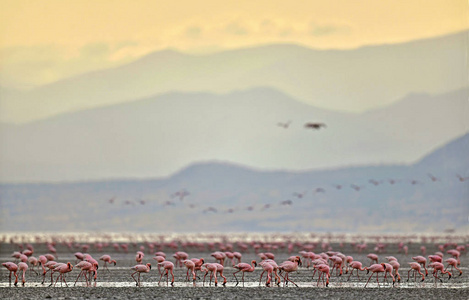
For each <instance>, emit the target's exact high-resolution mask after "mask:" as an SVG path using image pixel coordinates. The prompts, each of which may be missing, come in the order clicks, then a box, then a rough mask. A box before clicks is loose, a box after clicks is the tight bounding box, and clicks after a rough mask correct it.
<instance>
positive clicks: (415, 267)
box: [407, 262, 425, 281]
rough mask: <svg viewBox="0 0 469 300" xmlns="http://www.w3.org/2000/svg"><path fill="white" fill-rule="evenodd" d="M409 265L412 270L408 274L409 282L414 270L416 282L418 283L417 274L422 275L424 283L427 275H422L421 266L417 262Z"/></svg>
mask: <svg viewBox="0 0 469 300" xmlns="http://www.w3.org/2000/svg"><path fill="white" fill-rule="evenodd" d="M409 265H410V270H409V272H407V281H409V278H410V271H412V270H413V273H414V281H417V273H419V274H420V275H422V281H424V280H425V275H424V274H423V273H422V271H420V264H419V263H417V262H411V263H409Z"/></svg>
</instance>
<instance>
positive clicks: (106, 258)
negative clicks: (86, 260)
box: [99, 254, 117, 273]
mask: <svg viewBox="0 0 469 300" xmlns="http://www.w3.org/2000/svg"><path fill="white" fill-rule="evenodd" d="M99 260H102V261H104V266H103V267H104V268H106V270H108V272H109V273H111V271H109V269H108V268H107V266H106V264H107V263H108V264H114V266H115V265H116V264H117V262H116V261H115V260H114V259H111V256H110V255H107V254H104V255H103V256H101V257H100V258H99Z"/></svg>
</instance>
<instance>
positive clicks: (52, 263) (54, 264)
mask: <svg viewBox="0 0 469 300" xmlns="http://www.w3.org/2000/svg"><path fill="white" fill-rule="evenodd" d="M59 265H60V263H57V262H56V261H53V260H50V261H48V262H47V263H45V264H44V267H46V268H47V269H48V270H47V271H46V273H47V272H49V271H50V285H49V286H51V285H52V284H53V283H54V279H53V278H52V273H53V271H54V269H55V268H56V267H58V266H59ZM46 273H44V274H43V275H44V276H43V278H42V283H41V284H44V281H45V280H46Z"/></svg>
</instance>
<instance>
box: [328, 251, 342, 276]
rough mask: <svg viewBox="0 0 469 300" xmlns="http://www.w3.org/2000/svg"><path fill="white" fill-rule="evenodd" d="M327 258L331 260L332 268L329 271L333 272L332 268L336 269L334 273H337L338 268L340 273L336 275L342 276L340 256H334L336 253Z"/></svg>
mask: <svg viewBox="0 0 469 300" xmlns="http://www.w3.org/2000/svg"><path fill="white" fill-rule="evenodd" d="M329 260H331V261H332V270H331V272H334V269H336V275H337V272H339V270H340V273H339V275H338V276H342V262H343V261H342V258H340V257H338V256H336V255H333V256H331V257H329Z"/></svg>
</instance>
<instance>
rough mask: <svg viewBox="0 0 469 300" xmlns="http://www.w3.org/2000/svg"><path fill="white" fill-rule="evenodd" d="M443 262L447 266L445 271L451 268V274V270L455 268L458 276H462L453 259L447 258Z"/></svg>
mask: <svg viewBox="0 0 469 300" xmlns="http://www.w3.org/2000/svg"><path fill="white" fill-rule="evenodd" d="M445 262H446V263H447V264H448V265H447V266H446V269H448V267H449V266H451V272H453V268H455V269H456V270H458V271H459V276H461V275H462V270H461V269H459V268H458V261H457V260H456V259H455V258H448V259H447V260H445ZM446 269H445V271H446Z"/></svg>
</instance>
